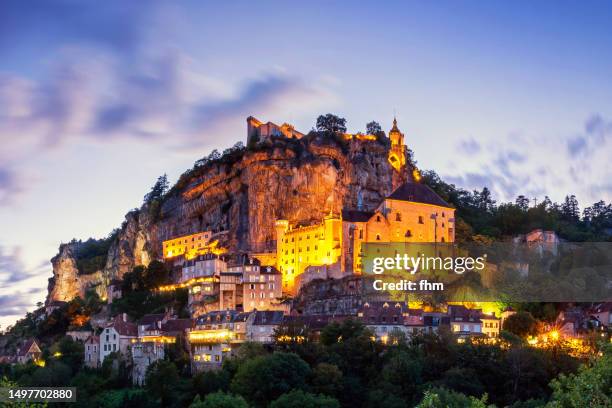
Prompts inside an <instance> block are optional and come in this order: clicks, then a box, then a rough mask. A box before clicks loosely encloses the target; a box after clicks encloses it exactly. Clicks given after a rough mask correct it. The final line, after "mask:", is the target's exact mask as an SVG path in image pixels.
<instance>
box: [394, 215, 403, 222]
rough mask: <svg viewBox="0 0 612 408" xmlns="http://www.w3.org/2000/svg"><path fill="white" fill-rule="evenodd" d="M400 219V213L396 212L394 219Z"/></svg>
mask: <svg viewBox="0 0 612 408" xmlns="http://www.w3.org/2000/svg"><path fill="white" fill-rule="evenodd" d="M401 220H402V214H400V213H396V214H395V221H401Z"/></svg>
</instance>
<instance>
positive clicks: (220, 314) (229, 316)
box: [188, 310, 248, 371]
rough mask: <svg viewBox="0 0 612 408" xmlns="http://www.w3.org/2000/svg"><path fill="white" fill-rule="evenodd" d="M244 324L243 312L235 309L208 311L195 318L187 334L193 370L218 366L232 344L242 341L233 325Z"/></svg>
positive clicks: (229, 350)
mask: <svg viewBox="0 0 612 408" xmlns="http://www.w3.org/2000/svg"><path fill="white" fill-rule="evenodd" d="M247 317H248V316H247ZM244 324H246V323H245V316H244V313H239V312H237V311H236V310H225V311H216V312H210V313H206V314H205V315H203V316H200V317H199V318H198V319H196V322H195V327H194V328H193V329H192V330H191V331H190V332H189V334H188V339H189V344H190V347H191V363H192V367H193V370H194V371H201V370H205V369H211V368H218V367H220V366H221V364H222V363H223V360H224V359H225V358H226V357H228V356H229V355H230V353H231V349H232V344H233V343H240V342H241V341H243V340H241V339H239V338H237V333H236V332H235V331H234V327H235V325H244Z"/></svg>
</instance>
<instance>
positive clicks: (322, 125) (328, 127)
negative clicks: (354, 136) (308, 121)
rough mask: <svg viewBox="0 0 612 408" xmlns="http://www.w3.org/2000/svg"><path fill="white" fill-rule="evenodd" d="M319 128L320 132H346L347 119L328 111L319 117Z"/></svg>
mask: <svg viewBox="0 0 612 408" xmlns="http://www.w3.org/2000/svg"><path fill="white" fill-rule="evenodd" d="M317 130H318V131H319V132H329V133H345V132H346V119H344V118H341V117H339V116H336V115H334V114H331V113H328V114H326V115H321V116H319V117H318V118H317Z"/></svg>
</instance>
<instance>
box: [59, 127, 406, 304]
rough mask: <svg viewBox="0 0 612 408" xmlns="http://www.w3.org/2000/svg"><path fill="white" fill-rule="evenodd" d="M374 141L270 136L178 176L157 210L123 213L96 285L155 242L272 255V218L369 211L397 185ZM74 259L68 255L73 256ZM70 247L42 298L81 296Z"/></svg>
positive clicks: (152, 254)
mask: <svg viewBox="0 0 612 408" xmlns="http://www.w3.org/2000/svg"><path fill="white" fill-rule="evenodd" d="M388 153H389V147H388V145H386V144H385V143H381V142H378V141H362V140H356V139H354V140H350V141H342V140H338V139H336V138H334V137H329V136H321V135H319V136H316V137H314V136H313V137H310V136H309V137H305V138H302V139H300V140H295V139H286V138H276V139H274V140H272V141H268V142H266V144H264V145H259V146H256V147H255V148H251V149H248V150H243V151H240V152H239V153H238V154H233V158H232V159H231V160H228V158H226V157H222V158H221V159H218V160H214V161H213V162H211V163H207V164H206V165H204V166H203V167H202V168H195V169H193V170H192V171H190V172H189V173H187V174H186V175H184V176H183V177H182V178H181V180H179V183H178V184H177V185H176V186H175V187H174V188H173V189H172V190H171V192H170V193H169V194H168V195H167V196H166V197H165V198H164V200H163V203H162V204H161V206H154V205H149V204H145V205H144V206H143V207H142V208H140V209H139V210H133V211H131V212H129V213H128V214H127V215H126V220H125V222H124V223H123V225H122V227H121V229H120V230H119V232H118V234H117V236H116V238H115V240H114V242H113V243H112V245H111V246H110V249H109V251H108V256H107V261H106V266H105V267H104V269H103V270H102V271H101V275H102V276H101V279H102V280H104V281H105V282H108V281H109V280H110V279H113V278H121V277H122V276H123V274H125V273H126V272H128V271H130V270H131V269H132V268H133V267H134V266H136V265H141V264H142V265H147V264H148V263H149V262H150V261H151V260H152V259H156V258H158V257H159V255H160V254H161V246H162V242H163V241H164V240H166V239H170V238H173V237H177V236H181V235H186V234H191V233H195V232H198V231H206V230H211V231H213V233H214V234H215V235H214V236H213V238H215V239H218V240H219V242H220V244H221V245H222V246H224V247H226V248H228V250H229V251H231V252H235V251H255V252H261V251H273V250H274V248H275V239H276V238H275V229H274V224H275V221H276V220H277V219H286V220H289V221H290V222H291V223H303V224H308V223H312V222H319V221H320V220H321V219H322V218H323V217H324V216H325V215H326V214H329V213H330V212H333V213H335V214H339V213H340V212H341V210H342V209H343V208H357V206H358V203H360V204H361V205H362V207H363V209H365V210H372V209H374V208H375V207H376V206H377V205H378V204H379V203H380V202H381V201H382V199H383V198H384V197H385V196H387V195H388V194H389V193H391V191H392V190H393V188H394V187H395V186H396V185H397V184H398V183H400V182H402V181H406V180H408V179H409V177H410V174H412V172H411V169H409V168H407V169H406V170H405V171H404V172H402V173H401V174H398V172H397V171H395V170H394V169H393V167H392V166H391V165H390V163H389V161H388ZM72 255H73V254H72ZM72 255H71V251H70V247H69V245H68V246H65V245H63V246H62V247H60V254H59V255H58V256H56V257H55V258H53V261H52V263H53V270H54V278H53V280H54V281H55V284H54V285H53V286H52V287H51V286H50V291H49V297H48V299H49V300H66V299H70V298H72V297H74V296H76V294H80V293H82V290H83V289H82V288H83V286H84V285H85V284H86V283H85V282H88V281H89V280H90V279H89V278H87V279H85V278H83V277H82V276H80V275H79V274H78V270H77V269H76V266H75V263H74V257H73V256H72Z"/></svg>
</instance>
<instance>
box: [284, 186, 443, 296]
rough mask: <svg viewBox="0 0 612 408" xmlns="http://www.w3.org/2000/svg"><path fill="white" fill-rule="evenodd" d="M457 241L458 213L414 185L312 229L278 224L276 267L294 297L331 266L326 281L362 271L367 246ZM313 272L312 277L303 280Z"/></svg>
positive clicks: (323, 222) (326, 220)
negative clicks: (367, 208)
mask: <svg viewBox="0 0 612 408" xmlns="http://www.w3.org/2000/svg"><path fill="white" fill-rule="evenodd" d="M454 241H455V209H454V208H452V207H451V206H450V205H449V204H447V203H446V202H445V201H444V200H442V199H441V198H440V197H439V196H438V195H437V194H436V193H435V192H434V191H433V190H431V189H430V188H429V187H427V186H426V185H423V184H419V183H413V182H410V183H405V184H403V185H401V186H400V187H398V188H397V189H396V190H395V191H393V192H392V193H391V194H390V195H389V196H388V197H387V198H385V199H384V200H383V202H382V203H381V204H380V205H379V206H378V208H376V210H375V211H372V212H369V211H359V210H344V211H342V215H341V216H339V217H336V216H334V215H328V216H327V217H325V218H324V219H323V221H322V222H321V223H320V224H315V225H310V226H299V225H298V226H291V225H290V224H289V221H287V220H278V221H277V222H276V250H277V262H278V264H277V265H278V269H279V270H280V271H281V272H282V274H283V289H284V290H286V291H287V292H290V293H293V292H295V290H296V288H297V287H299V286H300V284H303V283H304V282H306V281H308V280H311V279H312V278H313V277H316V276H317V275H316V274H315V272H317V273H318V272H321V268H318V267H321V266H328V267H329V268H328V269H327V271H325V272H326V275H321V277H322V278H329V277H334V278H338V277H341V276H345V275H348V274H352V273H357V274H359V273H361V272H362V269H363V266H362V249H361V245H362V244H364V243H377V242H380V243H385V242H394V243H424V242H454ZM308 268H310V270H309V269H308ZM310 271H312V274H313V277H307V278H306V279H304V278H301V279H298V277H299V276H300V275H301V274H303V273H304V272H307V274H308V272H310Z"/></svg>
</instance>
